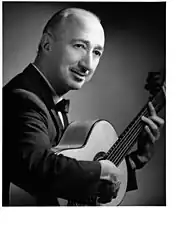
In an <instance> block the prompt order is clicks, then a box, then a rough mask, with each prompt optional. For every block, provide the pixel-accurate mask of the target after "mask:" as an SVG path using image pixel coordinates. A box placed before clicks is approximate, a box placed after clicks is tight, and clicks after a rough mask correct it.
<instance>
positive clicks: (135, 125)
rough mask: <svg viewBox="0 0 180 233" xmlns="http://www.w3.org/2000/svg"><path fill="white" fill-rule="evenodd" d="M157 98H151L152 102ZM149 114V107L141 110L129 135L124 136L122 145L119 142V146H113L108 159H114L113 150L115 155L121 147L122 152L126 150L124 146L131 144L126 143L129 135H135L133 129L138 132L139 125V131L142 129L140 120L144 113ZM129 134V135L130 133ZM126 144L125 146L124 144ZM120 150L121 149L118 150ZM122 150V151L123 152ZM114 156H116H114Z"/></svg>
mask: <svg viewBox="0 0 180 233" xmlns="http://www.w3.org/2000/svg"><path fill="white" fill-rule="evenodd" d="M155 100H156V99H155V98H154V99H152V100H151V102H152V103H153V102H154V101H155ZM153 105H155V104H154V103H153ZM154 107H155V108H156V107H157V106H154ZM147 114H148V110H147V107H146V108H145V109H144V111H142V112H141V114H140V116H139V117H138V118H137V119H136V121H135V123H134V125H133V127H131V128H130V130H129V132H128V133H127V135H126V136H125V137H124V138H123V140H122V141H121V145H120V146H119V143H118V144H117V145H118V146H116V145H114V147H115V148H112V151H110V152H109V155H108V159H112V152H113V155H114V154H116V153H117V150H119V148H120V147H122V149H123V150H122V152H123V151H124V148H123V147H125V148H126V147H128V145H129V143H127V144H125V143H124V141H125V140H127V139H126V138H128V137H129V135H130V136H131V135H133V132H132V131H135V130H136V132H137V129H136V128H137V127H140V128H139V129H138V133H139V130H141V128H142V124H140V126H139V125H138V124H139V123H140V122H141V116H142V115H147ZM128 134H129V135H128ZM133 139H134V136H133ZM130 143H131V138H130ZM124 145H125V146H124ZM114 149H115V151H114ZM118 152H119V151H118ZM122 152H121V153H122ZM113 157H114V156H113Z"/></svg>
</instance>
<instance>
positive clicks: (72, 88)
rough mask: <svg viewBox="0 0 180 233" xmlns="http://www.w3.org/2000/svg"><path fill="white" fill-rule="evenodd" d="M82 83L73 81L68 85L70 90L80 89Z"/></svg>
mask: <svg viewBox="0 0 180 233" xmlns="http://www.w3.org/2000/svg"><path fill="white" fill-rule="evenodd" d="M83 85H84V82H82V83H78V82H73V83H71V85H69V86H70V89H71V90H79V89H81V88H82V87H83Z"/></svg>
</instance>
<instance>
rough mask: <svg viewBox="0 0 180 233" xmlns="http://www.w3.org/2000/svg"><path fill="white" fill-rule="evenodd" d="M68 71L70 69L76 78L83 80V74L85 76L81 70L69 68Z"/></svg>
mask: <svg viewBox="0 0 180 233" xmlns="http://www.w3.org/2000/svg"><path fill="white" fill-rule="evenodd" d="M70 71H71V72H72V73H73V74H75V77H76V78H78V80H80V81H84V79H85V76H86V75H85V74H84V73H81V72H79V71H77V70H74V69H71V70H70Z"/></svg>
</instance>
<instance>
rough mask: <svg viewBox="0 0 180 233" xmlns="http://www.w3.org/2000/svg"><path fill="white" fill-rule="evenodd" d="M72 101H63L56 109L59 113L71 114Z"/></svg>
mask: <svg viewBox="0 0 180 233" xmlns="http://www.w3.org/2000/svg"><path fill="white" fill-rule="evenodd" d="M69 104H70V100H66V99H63V100H61V101H59V102H58V103H57V104H56V105H55V109H56V110H57V111H58V112H62V113H68V112H69Z"/></svg>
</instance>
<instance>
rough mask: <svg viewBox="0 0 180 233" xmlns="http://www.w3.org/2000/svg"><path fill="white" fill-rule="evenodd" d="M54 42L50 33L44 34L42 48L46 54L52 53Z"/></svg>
mask: <svg viewBox="0 0 180 233" xmlns="http://www.w3.org/2000/svg"><path fill="white" fill-rule="evenodd" d="M52 43H53V40H52V38H51V36H50V35H49V34H48V33H44V34H43V35H42V38H41V48H42V50H43V51H45V52H51V50H52Z"/></svg>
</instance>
